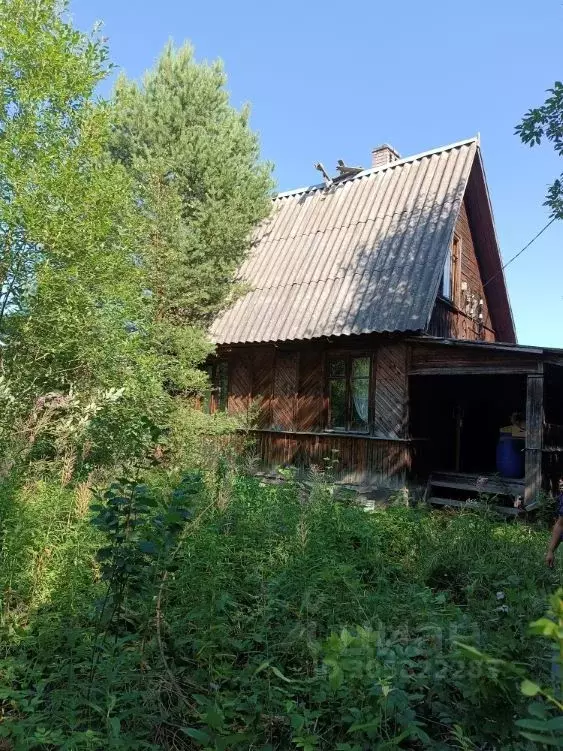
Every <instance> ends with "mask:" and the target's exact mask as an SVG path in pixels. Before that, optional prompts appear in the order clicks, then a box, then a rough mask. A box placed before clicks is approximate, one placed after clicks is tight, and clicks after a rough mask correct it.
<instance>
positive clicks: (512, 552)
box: [0, 0, 563, 751]
mask: <svg viewBox="0 0 563 751" xmlns="http://www.w3.org/2000/svg"><path fill="white" fill-rule="evenodd" d="M0 49H1V52H0V135H1V138H0V251H1V253H0V348H1V351H0V355H1V356H0V748H2V749H6V750H8V749H9V750H12V749H13V750H14V751H35V750H36V749H54V748H61V749H68V750H69V751H82V750H84V751H86V750H87V749H88V750H91V751H98V750H99V749H116V750H117V749H119V750H122V751H124V750H127V749H131V750H133V749H143V748H145V749H186V750H187V751H190V750H191V749H196V748H204V749H213V750H217V751H219V750H221V749H224V750H226V749H231V748H237V747H238V748H245V749H246V748H247V749H262V751H267V750H268V749H271V750H272V751H273V750H274V749H276V750H278V749H279V750H282V749H288V748H301V749H304V750H305V751H312V750H313V749H323V750H324V749H336V750H338V751H367V749H372V748H377V749H391V748H404V749H407V748H411V749H421V748H435V749H450V748H459V749H465V750H468V749H494V748H510V749H535V748H538V747H542V745H551V746H554V745H555V746H557V745H559V746H561V733H560V730H561V727H560V726H561V722H560V720H561V718H560V717H559V716H557V715H556V712H558V711H559V710H560V709H561V704H560V701H561V696H560V695H559V694H558V691H559V690H560V687H559V686H550V682H551V683H553V680H552V674H551V672H552V663H553V660H552V653H551V651H550V648H549V645H548V644H546V643H544V642H543V641H542V640H541V639H538V638H537V637H535V636H533V635H532V634H530V633H529V631H528V622H529V621H531V620H536V621H537V619H538V618H539V616H540V615H541V614H542V613H543V611H544V608H545V603H546V598H547V595H548V593H549V592H551V591H553V590H554V589H555V585H556V582H557V576H558V574H557V573H554V572H552V571H549V570H548V569H546V568H544V566H543V548H544V546H545V531H544V530H539V529H534V528H531V527H529V526H525V525H523V524H519V523H507V522H500V521H498V520H496V519H494V518H493V517H489V516H488V515H487V513H485V514H478V513H463V514H454V515H450V514H448V513H430V512H428V511H426V510H417V509H412V508H406V507H404V506H401V505H397V506H391V507H390V508H387V509H381V510H379V511H377V512H375V513H370V514H368V513H366V512H365V511H364V510H363V509H362V508H360V507H357V506H356V505H354V504H353V503H352V502H351V501H350V500H348V501H347V502H345V501H338V500H337V499H336V497H335V489H334V487H333V486H332V484H331V482H330V477H329V476H328V474H327V473H326V472H325V473H323V472H320V473H317V474H316V475H314V477H313V482H312V484H311V486H305V485H301V484H299V483H297V482H296V481H295V479H294V478H293V476H292V473H291V471H290V470H286V471H285V474H284V482H282V483H280V484H279V485H266V484H262V483H261V482H259V481H258V480H257V479H252V478H251V477H249V476H247V474H246V473H245V469H244V461H245V460H244V456H245V452H244V450H243V449H245V448H246V447H247V443H248V438H247V435H246V434H245V432H244V431H242V430H239V431H238V432H237V433H236V435H235V434H234V433H233V427H234V423H233V420H232V419H230V418H228V417H225V416H223V415H213V416H207V415H204V414H202V413H201V412H198V411H197V410H195V409H194V399H195V398H196V397H197V396H198V395H200V394H201V392H202V391H203V390H204V389H205V388H206V387H207V386H208V384H207V382H206V378H205V376H204V374H203V371H202V370H201V368H200V366H201V364H202V363H203V361H204V360H205V358H206V357H207V355H208V354H209V353H210V351H211V345H210V343H209V341H208V339H207V337H206V335H205V327H206V325H207V324H208V323H209V320H210V317H211V316H212V315H213V314H214V313H215V312H216V311H217V310H219V309H220V308H221V306H222V305H224V304H225V301H226V300H227V299H229V298H232V297H233V296H234V295H236V294H237V292H238V290H237V288H236V285H234V284H233V274H234V270H235V268H236V266H237V264H238V263H239V262H240V261H241V260H242V258H243V257H244V254H245V252H246V250H247V245H248V242H249V240H248V238H249V236H250V231H251V229H252V227H253V226H254V224H255V223H256V222H257V221H258V220H260V219H261V218H262V217H264V215H265V214H266V212H267V209H268V194H269V190H270V177H269V175H270V169H269V167H268V166H267V165H263V164H262V163H261V162H260V161H259V153H258V145H257V141H256V137H255V136H254V134H253V133H252V132H251V130H250V129H249V126H248V113H247V112H246V111H244V112H242V113H239V112H236V111H235V110H233V109H232V108H231V107H230V105H229V102H228V97H227V94H226V92H225V78H224V74H223V72H222V69H221V68H220V66H218V65H211V66H208V65H199V64H197V63H196V62H195V61H194V58H193V52H192V51H191V49H190V48H189V47H182V48H181V49H180V50H175V49H173V48H172V47H167V48H166V50H165V52H164V54H163V57H162V59H161V60H160V61H159V63H158V65H157V67H156V70H155V71H154V72H152V73H149V74H148V75H147V77H146V79H145V80H144V82H143V83H142V84H141V85H138V84H134V83H131V82H127V81H125V80H121V81H120V83H119V84H118V87H117V89H116V92H115V96H114V97H113V100H112V101H111V102H104V101H98V100H96V98H95V96H94V92H95V90H96V86H97V84H98V83H99V82H100V81H101V80H102V79H103V78H104V77H105V76H106V75H107V73H108V71H109V70H110V69H111V65H110V63H109V60H108V53H107V49H106V46H105V44H104V42H103V41H102V40H101V39H100V38H99V36H98V35H97V33H94V34H93V35H92V36H85V35H83V34H81V33H79V32H77V31H76V30H75V29H74V28H73V27H72V25H71V24H70V22H69V20H68V18H67V17H66V15H65V5H64V3H62V4H61V3H58V2H56V0H31V1H30V0H4V2H2V3H0ZM554 210H555V209H554ZM238 427H239V428H240V427H241V426H240V425H239V426H238ZM333 459H334V457H333ZM249 463H251V460H249ZM329 464H330V462H329ZM559 573H560V570H559ZM551 608H552V612H551V614H550V615H548V617H547V619H544V620H540V621H539V622H537V624H536V626H535V630H536V632H541V634H543V635H544V636H548V637H549V638H550V639H551V640H552V641H553V642H554V643H555V644H556V645H557V646H558V647H559V650H561V643H562V636H563V634H562V633H561V615H562V610H561V608H562V605H561V597H560V593H558V594H556V595H554V596H553V597H552V600H551ZM560 654H561V651H560ZM532 695H533V698H534V702H533V703H532V704H531V705H530V706H528V705H527V702H528V698H526V697H527V696H532ZM526 712H528V715H526ZM518 717H519V718H520V719H519V720H518V722H515V721H514V720H515V718H518ZM533 736H535V737H533Z"/></svg>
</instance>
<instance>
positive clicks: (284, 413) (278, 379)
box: [272, 351, 299, 431]
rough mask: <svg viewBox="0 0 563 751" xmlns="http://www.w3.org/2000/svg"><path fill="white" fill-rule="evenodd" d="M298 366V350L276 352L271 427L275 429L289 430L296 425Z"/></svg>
mask: <svg viewBox="0 0 563 751" xmlns="http://www.w3.org/2000/svg"><path fill="white" fill-rule="evenodd" d="M298 367H299V353H298V352H280V351H277V352H276V361H275V372H274V393H273V398H272V427H274V428H275V429H277V430H290V431H291V430H294V429H295V427H296V423H295V418H296V415H297V392H298V377H299V374H298Z"/></svg>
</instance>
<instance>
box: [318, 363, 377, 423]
mask: <svg viewBox="0 0 563 751" xmlns="http://www.w3.org/2000/svg"><path fill="white" fill-rule="evenodd" d="M360 359H366V360H367V361H368V366H369V371H368V374H367V376H365V377H363V376H360V377H356V378H354V376H353V374H352V367H353V366H352V363H353V361H354V360H360ZM335 360H343V361H344V375H343V376H332V377H331V375H330V362H331V361H335ZM374 373H375V367H374V355H373V353H372V352H365V351H362V350H358V351H352V352H342V351H336V352H326V353H325V358H324V398H325V432H327V433H336V434H352V435H360V436H368V435H370V434H371V433H372V430H373V394H374V384H373V378H374ZM337 380H338V381H344V384H345V386H344V393H345V397H344V411H345V418H344V423H345V425H344V427H334V426H333V425H332V409H331V399H330V382H331V381H337ZM355 380H361V381H366V382H367V388H368V396H367V398H368V416H367V421H366V427H365V430H362V429H360V428H357V427H352V422H353V406H352V399H353V382H354V381H355Z"/></svg>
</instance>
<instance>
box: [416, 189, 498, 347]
mask: <svg viewBox="0 0 563 751" xmlns="http://www.w3.org/2000/svg"><path fill="white" fill-rule="evenodd" d="M455 234H456V235H457V236H458V237H459V239H460V241H461V250H460V253H461V263H460V265H461V268H460V269H459V288H458V289H457V291H456V295H457V299H455V300H452V301H451V302H449V301H445V300H441V299H438V300H437V301H436V305H435V307H434V311H433V313H432V319H431V321H430V326H429V329H428V333H429V334H431V335H432V336H439V337H444V338H448V339H466V340H468V341H476V340H483V341H487V342H494V341H496V339H497V337H496V334H495V331H494V327H493V323H492V321H491V316H490V312H489V306H488V301H487V295H486V293H485V290H484V288H483V272H482V269H481V267H480V265H479V261H478V258H477V252H476V248H475V243H474V240H473V235H472V233H471V227H470V224H469V218H468V214H467V207H466V204H465V201H464V202H463V203H462V206H461V210H460V213H459V217H458V220H457V224H456V228H455ZM455 286H456V288H457V287H458V285H455ZM462 286H466V290H462ZM472 296H475V297H476V298H477V299H482V300H483V309H482V312H483V320H482V325H480V324H479V322H478V321H476V320H474V319H473V318H472V317H471V316H470V315H468V314H467V312H468V305H469V300H470V298H471V297H472Z"/></svg>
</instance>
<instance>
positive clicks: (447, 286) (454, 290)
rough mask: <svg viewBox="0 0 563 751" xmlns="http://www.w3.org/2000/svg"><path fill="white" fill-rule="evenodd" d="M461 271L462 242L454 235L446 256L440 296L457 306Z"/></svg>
mask: <svg viewBox="0 0 563 751" xmlns="http://www.w3.org/2000/svg"><path fill="white" fill-rule="evenodd" d="M460 271H461V240H460V239H459V237H458V236H457V235H454V237H453V240H452V244H451V246H450V249H449V252H448V254H447V255H446V261H445V263H444V269H443V271H442V280H441V282H440V296H441V297H443V298H445V299H446V300H451V301H452V302H453V303H455V304H457V303H458V302H459V300H458V297H459V282H460V279H459V276H460Z"/></svg>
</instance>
